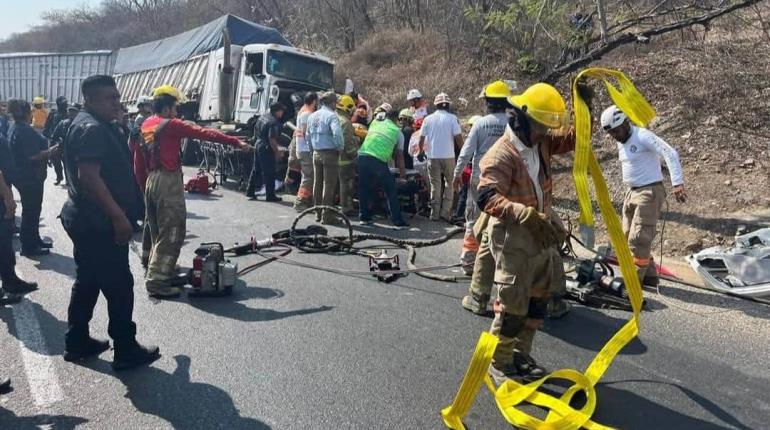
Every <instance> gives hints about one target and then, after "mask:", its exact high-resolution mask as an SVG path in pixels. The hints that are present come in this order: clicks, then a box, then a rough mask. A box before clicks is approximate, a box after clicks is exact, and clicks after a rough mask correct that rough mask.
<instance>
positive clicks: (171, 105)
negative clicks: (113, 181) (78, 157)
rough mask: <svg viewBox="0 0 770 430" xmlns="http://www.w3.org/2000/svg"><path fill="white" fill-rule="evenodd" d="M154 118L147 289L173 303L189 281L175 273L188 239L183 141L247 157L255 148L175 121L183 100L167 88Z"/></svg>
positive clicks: (148, 135) (147, 144) (158, 97)
mask: <svg viewBox="0 0 770 430" xmlns="http://www.w3.org/2000/svg"><path fill="white" fill-rule="evenodd" d="M152 95H153V102H152V103H153V112H154V115H153V116H151V117H149V118H147V119H146V120H144V122H143V123H142V127H141V129H142V139H143V140H142V145H143V146H144V150H145V152H146V154H147V169H148V171H149V174H148V176H147V187H146V190H145V204H146V206H147V213H146V218H145V219H146V221H147V224H148V226H149V228H150V240H151V243H152V246H151V250H150V258H149V264H148V267H147V274H146V275H145V280H146V283H145V286H146V288H147V292H148V293H149V295H150V296H151V297H156V298H170V297H176V296H178V295H179V294H180V293H181V288H180V287H181V286H182V285H184V284H185V283H186V276H183V275H181V274H179V273H177V271H176V262H177V259H178V258H179V252H180V250H181V248H182V244H183V243H184V238H185V234H186V229H185V228H186V221H187V220H186V218H187V210H186V207H185V197H184V184H183V177H182V161H181V158H180V156H179V154H180V149H181V146H182V139H185V138H190V139H200V140H206V141H211V142H217V143H221V144H224V145H230V146H235V147H238V148H240V149H241V150H242V151H244V152H248V151H249V150H250V149H251V147H250V146H249V145H247V144H246V143H243V142H241V141H240V140H238V139H237V138H235V137H233V136H228V135H226V134H224V133H221V132H219V131H216V130H212V129H205V128H201V127H198V126H196V125H192V124H188V123H186V122H184V121H181V120H179V119H177V118H176V114H177V111H176V109H177V104H178V103H179V102H183V101H184V96H183V95H182V94H181V93H180V92H179V91H178V90H177V89H176V88H174V87H172V86H170V85H163V86H160V87H158V88H156V89H155V90H154V91H153V94H152Z"/></svg>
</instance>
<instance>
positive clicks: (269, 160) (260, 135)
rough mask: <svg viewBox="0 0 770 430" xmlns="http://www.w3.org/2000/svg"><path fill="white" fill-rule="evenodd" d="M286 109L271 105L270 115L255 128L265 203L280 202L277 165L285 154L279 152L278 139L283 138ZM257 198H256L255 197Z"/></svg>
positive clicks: (278, 105)
mask: <svg viewBox="0 0 770 430" xmlns="http://www.w3.org/2000/svg"><path fill="white" fill-rule="evenodd" d="M285 111H286V108H285V107H284V106H283V105H282V104H280V103H273V104H272V105H270V113H269V114H267V115H264V116H262V117H261V118H259V120H258V121H257V124H256V125H255V126H254V137H255V139H254V140H255V141H256V145H257V159H258V160H259V168H260V171H261V172H262V183H263V184H264V185H265V201H267V202H280V201H281V199H280V198H279V197H278V196H276V195H275V163H276V162H277V161H280V160H281V157H283V154H281V152H280V151H279V150H278V138H279V137H280V136H281V119H282V118H283V113H284V112H285ZM255 198H256V196H255Z"/></svg>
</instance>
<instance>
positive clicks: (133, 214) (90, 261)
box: [61, 75, 160, 370]
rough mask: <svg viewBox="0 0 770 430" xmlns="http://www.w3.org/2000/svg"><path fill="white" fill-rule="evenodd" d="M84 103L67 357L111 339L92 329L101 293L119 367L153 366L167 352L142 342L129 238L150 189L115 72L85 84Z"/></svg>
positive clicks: (75, 169)
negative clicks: (130, 140)
mask: <svg viewBox="0 0 770 430" xmlns="http://www.w3.org/2000/svg"><path fill="white" fill-rule="evenodd" d="M81 90H82V92H83V97H84V99H85V104H84V109H83V111H81V112H80V113H79V114H78V116H77V117H75V119H74V120H73V121H72V124H71V125H70V129H69V133H68V134H67V138H66V141H65V144H64V167H65V174H66V176H67V187H68V190H69V198H68V200H67V202H66V203H65V204H64V207H63V208H62V212H61V220H62V225H63V226H64V229H65V231H66V232H67V235H69V237H70V239H72V243H73V245H74V251H73V252H74V258H75V265H76V268H77V270H76V278H75V284H74V285H73V287H72V295H71V297H70V304H69V309H68V315H67V321H68V330H67V335H66V337H65V354H64V359H65V360H67V361H77V360H81V359H84V358H87V357H90V356H94V355H98V354H100V353H101V352H103V351H105V350H107V349H108V348H109V342H108V341H104V340H97V339H94V338H92V337H91V335H90V333H89V328H88V325H89V322H90V321H91V317H92V316H93V310H94V306H96V300H97V299H98V298H99V293H100V292H101V293H102V294H104V297H105V298H106V299H107V312H108V314H109V318H110V322H109V326H108V329H107V331H108V333H109V335H110V337H111V338H112V339H113V341H114V342H115V358H114V360H113V362H112V367H113V369H115V370H122V369H128V368H132V367H136V366H141V365H143V364H148V363H151V362H153V361H155V360H156V359H158V357H160V352H159V349H158V347H156V346H152V347H145V346H142V345H140V344H139V343H138V342H137V341H136V324H134V322H133V321H132V314H133V310H134V291H133V287H134V278H133V275H132V274H131V268H130V267H129V264H128V242H129V240H130V239H131V235H132V233H133V229H132V227H131V224H132V222H135V221H136V220H138V219H139V218H140V217H142V216H143V214H144V204H143V202H142V194H141V191H140V190H139V187H138V186H137V184H136V179H135V178H134V172H133V167H132V163H131V154H130V152H129V149H128V146H127V145H126V142H125V141H124V140H123V139H122V137H121V135H120V134H119V132H118V129H117V128H116V127H117V124H116V120H118V119H119V118H120V115H121V114H122V108H121V105H120V93H119V92H118V89H117V87H116V85H115V80H114V79H113V78H112V77H110V76H105V75H95V76H91V77H88V78H86V79H85V80H84V81H83V83H82V84H81Z"/></svg>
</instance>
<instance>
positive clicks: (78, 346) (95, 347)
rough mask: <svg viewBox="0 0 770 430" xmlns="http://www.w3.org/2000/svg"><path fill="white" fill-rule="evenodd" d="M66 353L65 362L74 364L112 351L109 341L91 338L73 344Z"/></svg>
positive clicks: (67, 348)
mask: <svg viewBox="0 0 770 430" xmlns="http://www.w3.org/2000/svg"><path fill="white" fill-rule="evenodd" d="M72 343H73V344H72V345H69V346H67V347H66V348H65V349H66V350H65V352H64V361H69V362H74V361H80V360H84V359H86V358H89V357H92V356H97V355H99V354H101V353H103V352H104V351H106V350H108V349H110V342H109V341H108V340H100V339H94V338H92V337H91V336H88V337H86V338H85V340H83V341H80V342H72Z"/></svg>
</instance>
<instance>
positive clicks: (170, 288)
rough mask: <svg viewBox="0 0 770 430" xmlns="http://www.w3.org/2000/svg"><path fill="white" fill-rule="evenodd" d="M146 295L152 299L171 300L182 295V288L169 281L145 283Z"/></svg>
mask: <svg viewBox="0 0 770 430" xmlns="http://www.w3.org/2000/svg"><path fill="white" fill-rule="evenodd" d="M145 287H146V288H147V294H148V295H149V296H150V297H152V298H154V299H173V298H176V297H179V295H180V294H182V288H180V287H179V286H178V285H174V284H173V283H171V282H169V281H147V282H146V284H145Z"/></svg>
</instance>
